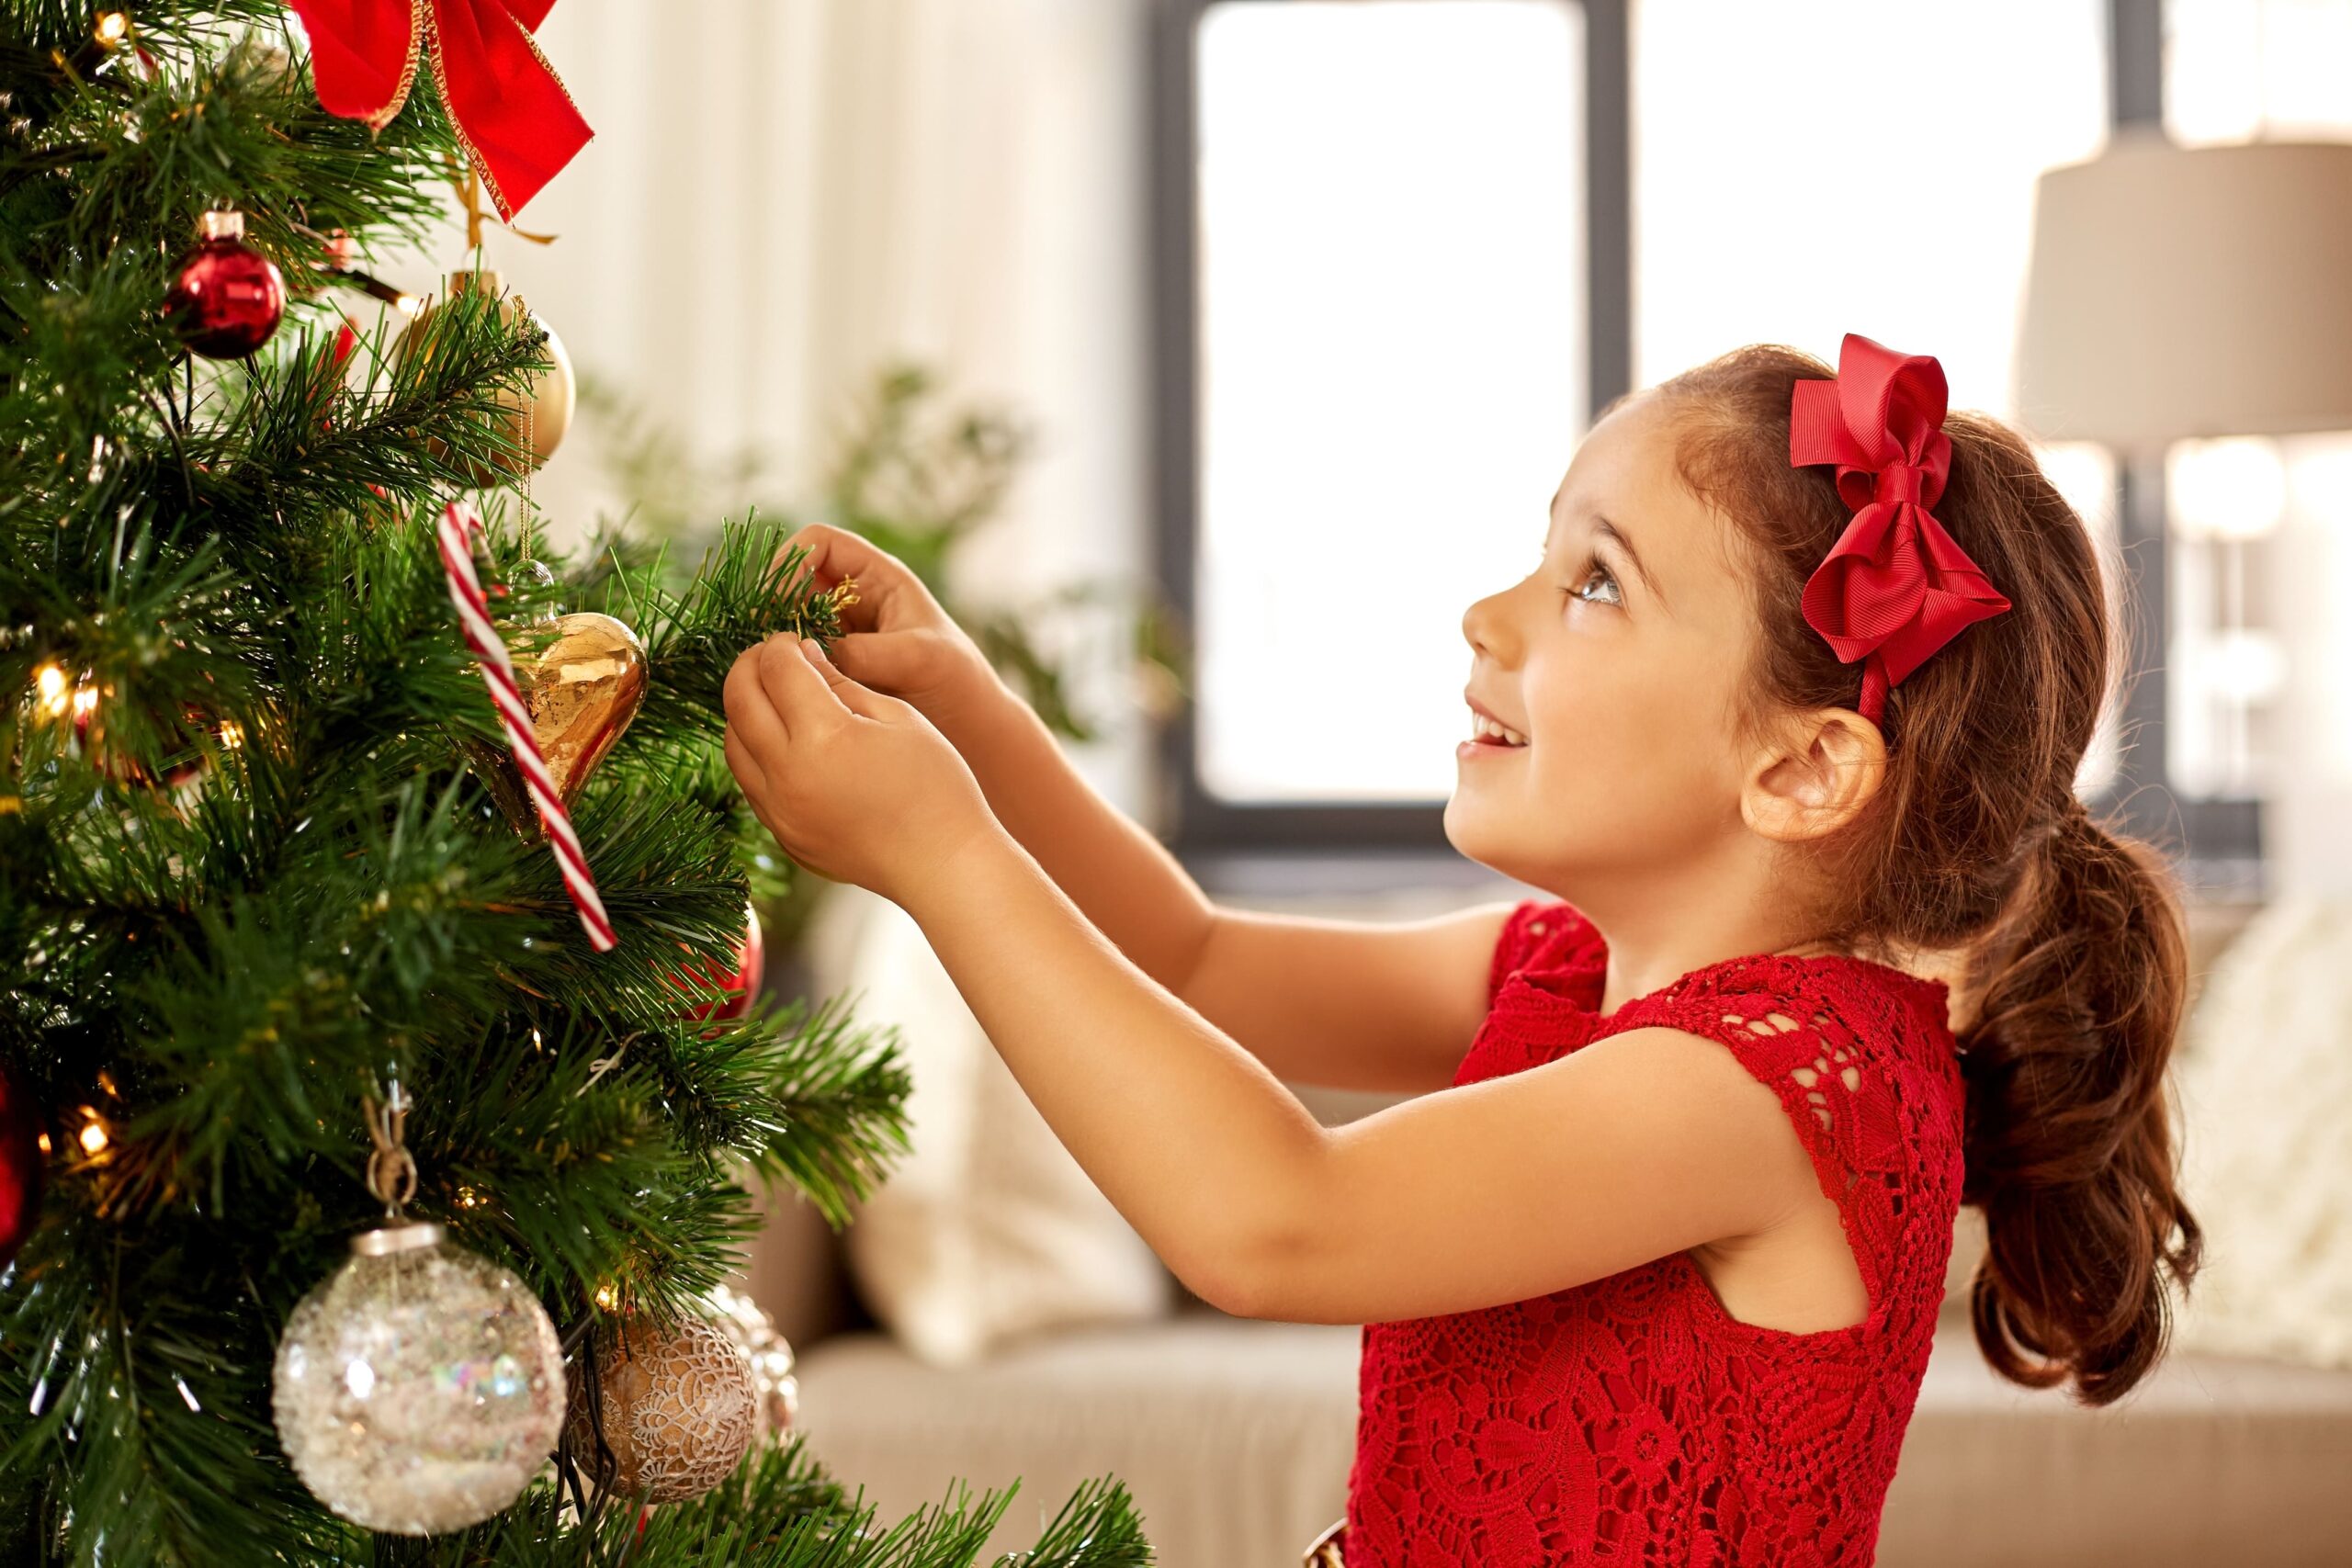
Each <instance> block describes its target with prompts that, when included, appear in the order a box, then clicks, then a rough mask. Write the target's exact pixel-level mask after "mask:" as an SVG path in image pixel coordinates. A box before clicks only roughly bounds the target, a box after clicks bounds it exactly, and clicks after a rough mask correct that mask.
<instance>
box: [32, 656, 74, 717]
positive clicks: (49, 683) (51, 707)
mask: <svg viewBox="0 0 2352 1568" xmlns="http://www.w3.org/2000/svg"><path fill="white" fill-rule="evenodd" d="M33 693H34V694H35V696H36V697H37V698H38V699H39V700H40V710H41V712H42V713H43V714H44V715H46V716H48V717H51V718H58V717H62V716H63V715H64V712H65V701H66V698H65V671H62V670H61V669H59V668H58V667H57V666H56V665H54V664H44V665H42V666H41V667H40V669H38V670H36V671H33Z"/></svg>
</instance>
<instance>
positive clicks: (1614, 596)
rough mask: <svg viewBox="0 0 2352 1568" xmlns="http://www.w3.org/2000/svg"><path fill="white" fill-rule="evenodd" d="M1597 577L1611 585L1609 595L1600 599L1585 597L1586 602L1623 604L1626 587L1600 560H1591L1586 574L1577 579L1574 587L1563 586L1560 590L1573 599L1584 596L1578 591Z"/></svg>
mask: <svg viewBox="0 0 2352 1568" xmlns="http://www.w3.org/2000/svg"><path fill="white" fill-rule="evenodd" d="M1596 578H1597V579H1599V580H1600V581H1602V582H1605V583H1607V584H1608V585H1609V592H1608V596H1607V597H1605V598H1600V599H1585V603H1586V604H1623V603H1624V602H1625V591H1624V589H1623V587H1621V586H1620V585H1619V584H1618V581H1617V579H1616V577H1615V576H1614V575H1613V574H1612V573H1611V571H1610V570H1609V569H1608V568H1607V567H1605V566H1602V565H1601V564H1600V562H1598V561H1594V562H1591V563H1589V565H1588V566H1587V567H1586V568H1585V574H1584V576H1582V577H1581V578H1578V579H1577V582H1576V585H1575V586H1574V587H1571V588H1563V589H1561V590H1560V592H1562V593H1564V594H1566V596H1567V597H1569V598H1571V599H1577V598H1583V597H1584V595H1583V594H1581V593H1580V592H1578V590H1579V589H1581V588H1583V587H1584V586H1585V584H1587V583H1589V582H1591V581H1594V580H1595V579H1596Z"/></svg>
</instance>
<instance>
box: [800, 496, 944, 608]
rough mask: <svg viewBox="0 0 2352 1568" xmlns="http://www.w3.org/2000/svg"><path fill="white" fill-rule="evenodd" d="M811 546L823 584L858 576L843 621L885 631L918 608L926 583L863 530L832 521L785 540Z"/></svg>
mask: <svg viewBox="0 0 2352 1568" xmlns="http://www.w3.org/2000/svg"><path fill="white" fill-rule="evenodd" d="M795 545H800V546H805V547H807V549H808V551H809V560H808V570H809V571H810V572H811V573H812V574H813V575H814V577H815V579H816V581H817V582H818V583H819V585H820V586H821V587H824V588H831V587H833V586H834V585H835V584H837V583H839V582H840V581H841V580H842V579H843V578H845V577H851V578H855V579H856V580H857V582H856V586H855V588H854V590H853V592H854V593H855V594H856V603H854V604H850V605H848V606H846V607H844V608H843V609H842V613H841V615H842V625H843V626H847V627H849V628H850V629H852V630H854V631H865V632H871V631H882V630H887V629H888V628H890V627H893V626H897V625H898V624H899V620H900V618H901V617H903V616H907V615H914V614H916V613H917V612H918V611H919V610H920V607H921V600H920V597H919V596H921V595H923V594H926V593H927V592H928V590H925V589H924V588H923V587H922V584H921V583H920V582H919V581H917V580H916V579H915V577H914V574H913V573H912V572H910V571H909V570H907V568H906V565H905V563H904V562H902V561H900V560H899V558H897V557H896V556H892V555H888V554H887V553H885V552H884V551H882V550H881V549H879V548H877V547H876V546H875V544H874V542H873V541H872V540H870V539H868V538H866V537H865V536H864V535H862V534H854V533H852V532H851V531H850V530H848V529H847V528H842V527H837V526H836V525H833V524H831V523H811V524H809V525H807V526H806V527H804V528H801V529H800V530H798V531H797V533H795V534H794V535H793V536H791V537H790V538H788V539H786V541H785V548H786V549H790V548H791V547H793V546H795Z"/></svg>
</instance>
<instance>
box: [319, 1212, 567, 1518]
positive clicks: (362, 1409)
mask: <svg viewBox="0 0 2352 1568" xmlns="http://www.w3.org/2000/svg"><path fill="white" fill-rule="evenodd" d="M351 1250H352V1257H351V1258H350V1259H349V1261H347V1262H345V1264H344V1265H343V1267H342V1268H340V1269H336V1270H335V1271H334V1273H333V1274H331V1275H329V1276H328V1277H327V1278H326V1279H325V1280H322V1282H321V1283H320V1284H319V1286H318V1287H317V1288H316V1289H315V1290H313V1291H311V1293H310V1294H309V1295H307V1296H304V1297H303V1298H302V1300H301V1302H300V1304H299V1305H297V1306H296V1307H295V1309H294V1314H293V1315H292V1316H291V1317H289V1318H288V1319H287V1320H286V1332H285V1334H284V1335H283V1336H281V1337H279V1339H278V1342H277V1374H276V1381H275V1388H274V1398H273V1403H274V1404H275V1407H276V1410H277V1436H278V1439H279V1441H281V1442H282V1443H284V1444H285V1446H286V1455H287V1457H288V1459H290V1460H292V1461H293V1462H294V1472H295V1473H296V1474H297V1475H299V1476H300V1477H301V1478H302V1484H303V1485H305V1486H308V1487H309V1488H310V1489H311V1492H312V1493H314V1494H315V1495H317V1496H318V1499H319V1501H321V1502H322V1503H324V1504H325V1505H326V1506H328V1507H330V1508H332V1509H334V1511H335V1512H336V1513H337V1514H340V1515H341V1516H342V1517H345V1518H346V1519H349V1520H350V1521H351V1522H352V1523H354V1524H356V1525H364V1526H366V1527H367V1528H368V1529H372V1530H383V1531H387V1532H389V1533H390V1534H394V1535H429V1534H431V1533H433V1532H434V1531H435V1530H449V1529H460V1528H462V1527H464V1526H466V1525H470V1524H475V1523H478V1522H479V1521H481V1520H482V1519H486V1518H488V1517H491V1516H492V1514H495V1513H497V1512H498V1511H499V1510H500V1509H502V1508H503V1507H505V1506H507V1505H508V1504H510V1503H512V1502H514V1501H515V1498H516V1497H517V1496H519V1495H521V1494H522V1491H523V1488H524V1487H525V1486H526V1485H527V1484H528V1483H529V1482H530V1480H531V1478H532V1477H533V1476H534V1475H536V1474H537V1473H538V1472H539V1469H540V1467H541V1465H543V1464H544V1463H545V1462H546V1461H547V1457H548V1453H549V1452H550V1451H551V1450H553V1449H554V1447H555V1442H556V1438H557V1437H558V1435H559V1434H560V1432H561V1430H562V1427H563V1401H564V1380H563V1351H562V1348H561V1347H560V1345H559V1344H558V1343H557V1340H556V1333H555V1325H553V1324H551V1323H549V1322H548V1314H547V1313H546V1311H545V1309H543V1308H542V1307H541V1306H540V1305H539V1303H538V1298H537V1297H536V1296H534V1295H532V1294H531V1292H529V1291H528V1290H527V1289H526V1288H525V1286H524V1284H523V1281H522V1280H518V1279H516V1278H515V1276H514V1275H513V1274H511V1273H509V1272H507V1271H506V1270H505V1269H501V1268H500V1267H498V1266H497V1265H496V1264H494V1263H492V1262H491V1261H489V1260H488V1259H487V1258H479V1257H477V1256H475V1255H474V1254H473V1253H470V1252H468V1251H466V1250H464V1249H463V1248H462V1247H451V1246H449V1245H447V1243H446V1242H445V1241H444V1240H443V1237H442V1231H441V1227H440V1226H439V1225H432V1224H404V1225H396V1226H393V1227H390V1228H389V1229H385V1230H375V1231H368V1232H365V1233H363V1234H362V1235H356V1236H354V1237H352V1239H351Z"/></svg>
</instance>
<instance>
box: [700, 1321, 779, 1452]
mask: <svg viewBox="0 0 2352 1568" xmlns="http://www.w3.org/2000/svg"><path fill="white" fill-rule="evenodd" d="M705 1299H706V1300H707V1302H708V1303H709V1307H710V1312H711V1314H712V1321H714V1322H716V1323H717V1324H718V1330H719V1332H720V1333H722V1334H724V1335H726V1336H727V1337H728V1338H729V1340H731V1341H733V1343H734V1346H735V1348H737V1349H738V1350H741V1351H742V1352H743V1359H745V1360H747V1361H749V1362H750V1363H751V1364H752V1389H753V1391H754V1392H756V1393H758V1394H759V1399H760V1440H761V1441H763V1442H769V1443H773V1442H775V1441H776V1440H778V1439H779V1438H782V1437H783V1436H784V1435H785V1434H786V1433H787V1432H790V1431H793V1430H795V1429H796V1427H797V1424H798V1421H799V1417H800V1380H799V1379H798V1378H796V1377H794V1376H793V1375H792V1347H791V1345H789V1344H788V1343H786V1340H785V1337H784V1336H783V1335H781V1334H778V1333H777V1332H776V1331H775V1319H774V1318H771V1317H770V1316H768V1314H766V1313H764V1312H763V1311H761V1310H760V1303H757V1302H755V1301H753V1300H752V1298H751V1297H749V1296H747V1295H745V1294H744V1293H743V1292H741V1291H735V1290H729V1288H728V1287H727V1286H725V1285H715V1286H713V1287H712V1288H711V1292H710V1294H709V1295H708V1296H707V1297H706V1298H705Z"/></svg>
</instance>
